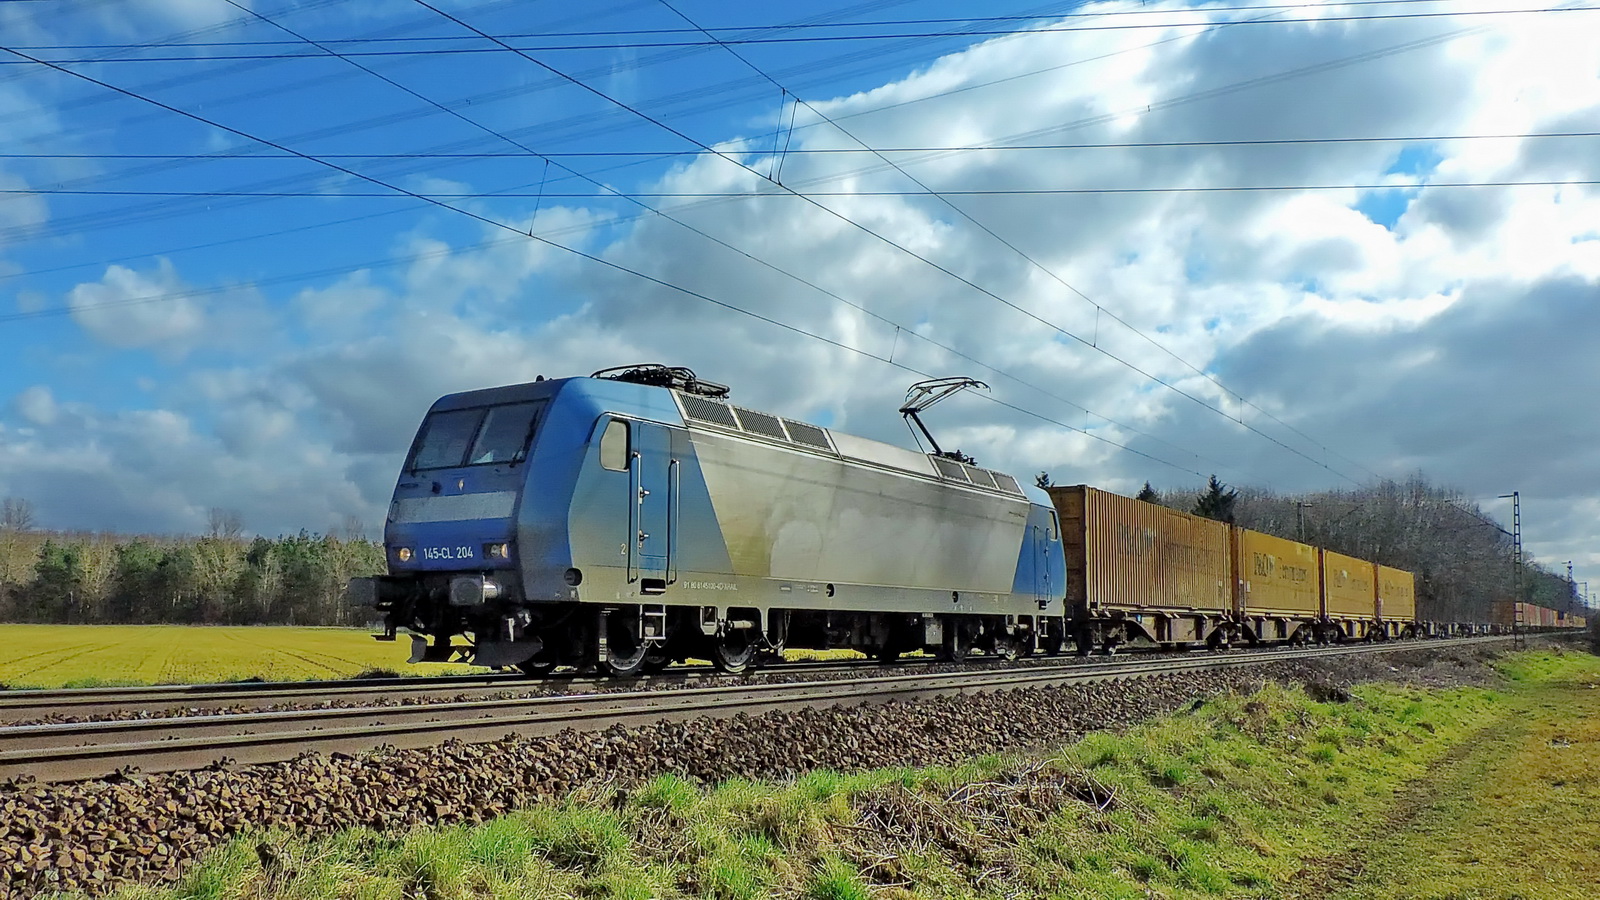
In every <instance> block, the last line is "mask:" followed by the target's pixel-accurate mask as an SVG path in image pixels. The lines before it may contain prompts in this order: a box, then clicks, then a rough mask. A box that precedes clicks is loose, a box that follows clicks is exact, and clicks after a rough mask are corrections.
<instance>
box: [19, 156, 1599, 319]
mask: <svg viewBox="0 0 1600 900" xmlns="http://www.w3.org/2000/svg"><path fill="white" fill-rule="evenodd" d="M578 177H580V178H582V177H583V176H581V175H580V176H578ZM1594 185H1600V180H1592V181H1584V180H1577V179H1566V180H1554V181H1422V182H1416V183H1394V182H1379V183H1375V184H1236V185H1187V186H1179V187H1142V188H1009V189H1008V188H984V189H972V190H966V189H962V188H940V189H938V190H934V189H932V188H927V189H924V190H920V191H876V190H874V191H863V190H849V191H812V190H808V191H806V194H805V196H807V197H933V198H935V199H942V198H945V197H1039V196H1044V197H1055V196H1063V195H1074V194H1213V193H1235V192H1250V191H1352V190H1354V191H1420V190H1426V189H1432V188H1504V187H1590V186H1594ZM602 190H605V191H606V193H595V192H593V191H538V192H535V191H509V192H507V191H420V192H419V193H420V194H423V195H425V196H428V197H434V198H437V199H440V200H483V199H487V198H490V197H499V198H511V199H517V198H532V197H543V198H545V199H546V200H593V199H605V198H607V197H610V198H613V199H619V200H632V199H639V198H648V199H674V198H677V199H694V200H706V199H714V200H766V199H773V198H780V199H781V198H782V196H783V195H781V194H773V193H771V192H763V191H629V192H627V193H622V192H620V191H614V190H610V189H608V188H604V187H602ZM30 194H47V195H65V196H77V197H228V198H236V197H259V198H269V199H280V198H288V197H300V198H305V197H318V198H323V199H329V200H335V199H341V198H346V199H357V200H371V199H405V198H403V197H397V196H396V195H394V194H392V193H384V192H376V191H369V192H362V191H341V192H328V191H239V190H215V191H205V190H194V191H178V190H120V191H119V190H56V189H53V188H8V189H0V196H7V195H12V196H15V195H21V196H27V195H30ZM1101 308H1102V309H1104V307H1101Z"/></svg>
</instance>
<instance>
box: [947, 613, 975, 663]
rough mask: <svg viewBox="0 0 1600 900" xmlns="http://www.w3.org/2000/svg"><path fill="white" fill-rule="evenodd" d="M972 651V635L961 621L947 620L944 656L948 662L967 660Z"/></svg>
mask: <svg viewBox="0 0 1600 900" xmlns="http://www.w3.org/2000/svg"><path fill="white" fill-rule="evenodd" d="M971 651H972V637H971V635H968V634H967V628H966V625H964V624H963V623H961V622H947V623H946V624H945V632H944V658H945V660H946V661H947V662H965V661H966V658H967V654H968V653H969V652H971Z"/></svg>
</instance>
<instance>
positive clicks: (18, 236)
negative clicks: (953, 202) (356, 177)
mask: <svg viewBox="0 0 1600 900" xmlns="http://www.w3.org/2000/svg"><path fill="white" fill-rule="evenodd" d="M478 8H481V7H478ZM1231 24H1236V23H1221V24H1219V25H1217V26H1215V29H1214V30H1218V29H1223V28H1227V27H1230V25H1231ZM1486 28H1487V26H1479V27H1476V28H1466V29H1459V30H1456V31H1452V32H1446V33H1444V34H1442V35H1438V36H1435V37H1432V38H1426V39H1422V40H1418V41H1410V42H1405V43H1401V44H1396V45H1391V46H1388V47H1384V48H1380V49H1378V50H1375V51H1369V52H1366V53H1361V54H1355V55H1352V56H1347V57H1341V58H1337V59H1335V60H1331V61H1327V62H1323V63H1318V64H1313V65H1310V66H1303V67H1299V68H1296V69H1290V70H1286V71H1280V72H1277V73H1274V74H1272V75H1267V76H1261V77H1258V78H1253V79H1247V80H1245V81H1240V82H1234V83H1231V84H1228V85H1223V86H1220V87H1217V88H1213V89H1210V90H1207V91H1201V92H1195V93H1191V94H1187V95H1180V96H1179V97H1175V98H1169V99H1168V100H1166V101H1163V102H1161V103H1157V104H1153V105H1150V106H1147V107H1146V108H1145V111H1147V112H1148V111H1150V110H1154V109H1165V108H1170V107H1173V106H1177V105H1181V104H1185V103H1191V102H1197V101H1199V100H1205V99H1212V98H1215V97H1219V96H1223V95H1226V94H1229V93H1232V92H1235V91H1240V90H1246V89H1249V88H1252V87H1257V86H1261V85H1264V84H1270V83H1274V82H1277V81H1281V80H1286V79H1290V78H1297V77H1302V76H1306V75H1312V74H1321V73H1324V72H1327V71H1332V70H1334V69H1338V68H1341V67H1343V66H1347V65H1353V64H1356V63H1359V62H1366V61H1370V60H1373V59H1378V58H1382V57H1384V56H1388V55H1393V54H1396V53H1404V52H1409V51H1412V50H1416V49H1420V48H1423V47H1427V46H1432V45H1434V44H1437V43H1441V42H1444V41H1447V40H1451V39H1453V38H1455V37H1458V36H1462V35H1466V34H1473V33H1479V32H1482V31H1484V30H1486ZM1179 39H1180V37H1169V38H1163V39H1161V40H1157V41H1153V42H1151V43H1149V44H1144V45H1141V46H1139V47H1133V48H1126V49H1124V50H1118V51H1113V52H1110V53H1105V54H1101V55H1100V56H1095V57H1088V58H1083V59H1078V60H1074V61H1071V62H1066V63H1061V64H1058V65H1054V66H1047V67H1045V68H1042V69H1036V70H1032V71H1029V72H1024V73H1019V74H1017V75H1011V76H1006V77H1003V78H998V79H993V80H990V81H986V82H979V83H977V84H972V85H965V86H962V87H958V88H952V89H950V90H947V91H939V92H935V93H932V94H928V95H924V96H922V97H915V98H911V99H908V100H904V101H899V102H896V103H889V104H884V105H881V106H878V107H873V108H871V109H867V110H861V111H858V112H854V113H847V114H845V115H842V116H836V117H834V121H835V122H838V121H839V120H843V119H850V118H855V117H857V116H860V115H866V114H869V113H873V112H883V111H887V110H891V109H896V108H901V107H905V106H909V105H912V104H916V103H921V102H925V101H927V100H931V99H936V98H939V97H946V96H954V95H957V94H962V93H966V92H968V91H972V90H978V89H981V88H985V87H992V86H996V85H1000V84H1005V83H1009V82H1013V81H1016V80H1019V79H1023V78H1030V77H1033V76H1036V75H1042V74H1048V73H1052V72H1056V71H1060V70H1063V69H1066V68H1070V67H1072V66H1076V65H1081V64H1085V63H1088V62H1094V61H1098V60H1103V59H1108V58H1111V57H1114V56H1119V55H1122V54H1124V53H1129V52H1135V51H1138V50H1144V49H1149V48H1152V47H1155V46H1159V45H1161V44H1165V43H1170V42H1172V41H1176V40H1179ZM860 55H861V54H857V56H860ZM845 58H848V55H847V57H845ZM802 71H803V69H802ZM590 74H593V72H592V71H591V72H590ZM602 74H603V73H602ZM560 83H565V82H564V81H563V80H562V79H557V78H552V79H550V80H548V81H546V82H544V83H543V84H544V85H546V86H549V85H551V84H560ZM733 84H737V82H734V83H733ZM725 88H726V85H724V87H721V88H717V89H716V90H715V91H713V92H712V94H713V95H715V94H720V93H723V92H724V89H725ZM496 93H503V92H489V93H488V94H481V95H478V96H479V97H480V98H481V97H484V96H489V95H493V94H496ZM702 93H704V91H701V90H696V91H689V92H682V93H680V94H678V95H674V96H671V97H668V98H667V100H669V101H671V102H676V101H677V100H680V99H684V98H691V99H692V98H694V97H696V96H698V95H700V94H702ZM700 109H701V108H700V107H695V108H693V109H692V110H691V111H700ZM417 115H420V113H409V114H405V115H401V116H389V117H386V118H387V119H390V120H393V121H400V120H402V119H409V118H415V117H416V116H417ZM616 115H618V116H622V115H626V113H624V112H622V111H620V110H619V111H618V112H617V113H616ZM1116 115H1117V114H1114V113H1113V114H1106V115H1101V116H1092V117H1087V118H1083V119H1079V120H1077V121H1075V122H1069V123H1061V124H1057V125H1053V126H1050V127H1047V128H1043V129H1036V130H1034V131H1030V132H1024V133H1021V134H1017V135H1012V136H1010V137H1009V138H1007V141H1016V140H1023V139H1027V138H1030V137H1036V136H1039V135H1042V134H1045V133H1050V132H1054V131H1062V130H1070V129H1076V128H1082V127H1086V126H1089V125H1094V124H1099V123H1102V122H1104V121H1109V120H1111V119H1113V118H1115V116H1116ZM592 119H593V117H592V116H574V117H569V119H568V120H567V121H568V122H589V121H592ZM369 122H376V123H378V124H383V122H384V119H383V118H380V119H378V120H369ZM361 127H365V125H364V124H360V123H357V124H350V123H345V124H343V125H341V126H340V127H337V128H328V129H320V130H314V131H311V132H303V133H301V134H300V135H298V136H296V137H295V138H293V139H295V140H313V139H319V138H322V137H327V136H331V135H333V134H340V135H345V134H348V133H349V132H351V131H352V130H354V129H357V128H361ZM550 127H553V126H552V125H551V124H549V123H546V124H544V125H541V126H529V127H528V128H526V129H518V130H516V131H513V132H512V133H523V132H531V131H533V130H535V129H538V130H541V131H544V130H547V129H548V128H550ZM810 127H814V126H813V125H811V124H803V125H799V126H793V127H792V128H791V131H799V130H804V129H806V128H810ZM609 130H610V128H609V127H606V128H602V129H599V130H596V129H590V131H591V132H594V133H603V132H605V131H609ZM572 137H576V136H575V135H574V136H572ZM470 143H472V142H470V141H469V142H465V144H470ZM457 145H458V146H460V145H463V144H462V143H461V142H458V144H457ZM449 146H451V145H445V147H449ZM701 149H703V150H705V149H708V148H703V147H702V148H701ZM930 158H932V157H930ZM149 168H151V167H146V170H148V169H149ZM138 171H139V170H137V169H136V170H129V171H126V172H124V173H118V174H133V173H135V172H138ZM870 171H873V170H872V169H866V170H860V171H859V172H858V173H847V174H863V173H866V172H870ZM97 180H100V179H97V178H91V179H80V181H79V183H82V182H83V181H89V182H93V181H97ZM286 180H287V181H290V182H293V181H296V180H299V179H296V178H290V179H279V180H278V181H277V182H268V184H275V183H282V182H283V181H286ZM264 186H265V185H264ZM243 202H250V201H248V200H245V201H243ZM707 202H715V201H707ZM148 209H149V210H150V211H151V212H152V214H153V215H159V217H162V218H165V217H170V216H174V215H182V214H183V213H184V210H182V209H174V208H172V206H171V205H170V204H160V205H155V206H151V207H148ZM136 211H138V210H137V208H134V209H133V210H127V211H125V212H136ZM151 217H152V216H143V217H140V218H136V219H132V220H130V219H128V218H127V217H126V216H124V218H123V219H122V220H121V222H120V223H119V221H118V220H115V219H110V218H107V217H106V216H104V215H103V214H96V215H90V216H80V217H78V218H77V220H75V221H71V222H64V221H63V222H57V223H56V225H55V228H56V230H59V229H60V228H63V227H67V226H69V225H70V227H71V228H72V229H74V232H75V233H77V232H80V231H85V230H90V229H98V228H105V227H111V226H113V225H117V224H123V223H131V221H139V220H148V219H149V218H151ZM41 233H42V232H40V231H38V230H29V229H17V228H13V229H10V230H8V231H5V232H0V237H3V238H4V239H10V240H24V239H28V238H32V237H37V236H39V235H40V234H41ZM1158 346H1159V345H1158ZM1162 349H1163V350H1165V348H1162ZM1180 361H1181V360H1180ZM1208 377H1209V376H1208Z"/></svg>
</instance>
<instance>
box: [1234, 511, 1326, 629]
mask: <svg viewBox="0 0 1600 900" xmlns="http://www.w3.org/2000/svg"><path fill="white" fill-rule="evenodd" d="M1233 538H1234V549H1235V551H1236V554H1235V557H1234V564H1233V571H1234V576H1235V577H1236V578H1237V579H1238V582H1239V594H1238V599H1239V612H1240V613H1244V614H1252V613H1253V614H1261V615H1290V616H1315V615H1316V614H1317V613H1318V612H1320V611H1321V597H1320V595H1319V593H1318V588H1317V548H1315V547H1313V546H1311V545H1310V544H1302V543H1300V542H1298V541H1291V540H1286V539H1284V538H1280V537H1273V536H1272V535H1270V534H1262V533H1261V532H1259V531H1251V530H1249V529H1247V528H1235V529H1234V530H1233Z"/></svg>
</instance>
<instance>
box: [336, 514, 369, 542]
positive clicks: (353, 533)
mask: <svg viewBox="0 0 1600 900" xmlns="http://www.w3.org/2000/svg"><path fill="white" fill-rule="evenodd" d="M340 531H342V532H343V533H344V539H345V540H347V541H364V540H366V539H367V523H365V522H363V521H361V517H360V516H358V515H355V514H354V513H349V514H346V515H345V517H344V527H343V528H341V529H340Z"/></svg>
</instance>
